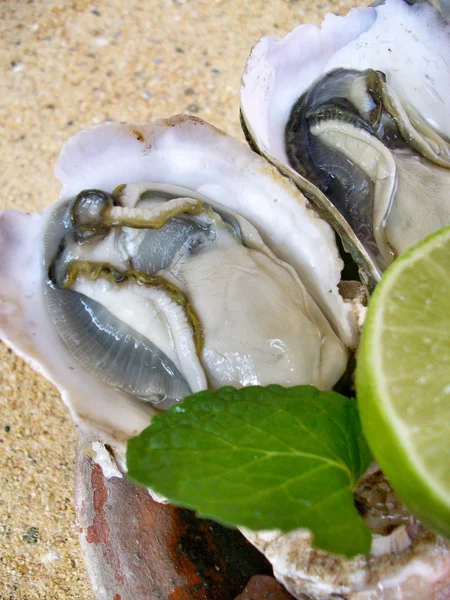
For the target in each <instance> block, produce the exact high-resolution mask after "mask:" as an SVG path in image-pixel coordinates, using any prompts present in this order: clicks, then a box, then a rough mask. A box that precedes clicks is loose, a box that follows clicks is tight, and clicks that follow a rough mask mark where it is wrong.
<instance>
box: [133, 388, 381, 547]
mask: <svg viewBox="0 0 450 600" xmlns="http://www.w3.org/2000/svg"><path fill="white" fill-rule="evenodd" d="M371 460H372V459H371V455H370V451H369V449H368V447H367V445H366V442H365V440H364V438H363V435H362V433H361V425H360V421H359V416H358V411H357V407H356V403H355V401H354V400H351V399H349V398H346V397H344V396H341V395H340V394H337V393H335V392H321V391H319V390H317V389H316V388H314V387H312V386H297V387H292V388H283V387H281V386H278V385H270V386H268V387H265V388H264V387H257V386H255V387H247V388H242V389H234V388H232V387H223V388H221V389H219V390H217V391H215V392H211V391H205V392H199V393H197V394H195V395H193V396H189V397H187V398H185V399H184V400H183V402H182V403H181V404H179V405H176V406H173V407H172V408H171V409H170V410H168V411H166V412H164V413H160V414H159V415H157V416H156V417H154V418H153V420H152V423H151V425H150V426H149V427H148V428H147V429H145V431H143V432H142V433H141V434H140V435H139V436H138V437H135V438H133V439H131V440H130V441H129V442H128V449H127V466H128V476H129V477H130V479H131V480H132V481H134V482H135V483H138V484H139V485H142V486H144V487H149V488H151V489H152V490H154V491H156V492H158V493H160V494H162V495H163V496H165V497H166V498H168V499H169V500H170V501H171V502H172V503H173V504H175V505H178V506H182V507H186V508H191V509H194V510H196V511H197V513H198V515H199V516H201V517H207V518H210V519H214V520H216V521H218V522H220V523H222V524H225V525H239V526H244V527H247V528H249V529H254V530H258V529H274V528H276V529H280V530H282V531H284V532H287V531H291V530H293V529H296V528H298V527H303V528H307V529H309V530H311V532H312V534H313V536H314V544H315V545H316V546H317V547H319V548H321V549H323V550H326V551H328V552H333V553H337V554H344V555H346V556H353V555H355V554H360V553H367V552H368V551H369V549H370V541H371V534H370V530H369V529H368V528H367V526H366V525H365V524H364V522H363V521H362V519H361V518H360V517H359V515H358V512H357V510H356V508H355V505H354V502H353V491H354V489H355V487H356V484H357V482H358V480H359V478H360V477H361V475H362V474H363V473H364V471H365V470H366V469H367V467H368V466H369V464H370V462H371Z"/></svg>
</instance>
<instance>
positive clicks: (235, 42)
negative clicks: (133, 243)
mask: <svg viewBox="0 0 450 600" xmlns="http://www.w3.org/2000/svg"><path fill="white" fill-rule="evenodd" d="M354 4H355V2H354V1H351V0H339V1H336V2H330V1H326V0H323V1H322V2H321V3H320V4H316V3H313V2H308V1H307V0H297V1H296V0H272V1H270V2H267V1H261V0H255V1H252V2H242V1H227V0H207V1H201V0H158V1H156V0H147V1H146V2H140V1H138V0H130V1H128V2H120V1H119V0H111V1H109V2H100V3H97V4H91V3H89V2H88V1H86V0H78V1H77V0H72V1H70V0H65V1H60V2H58V1H56V0H55V1H51V0H44V1H39V2H38V1H35V2H33V0H28V1H27V0H4V2H2V3H1V5H0V14H1V19H0V29H1V31H0V64H1V67H2V71H1V79H0V90H1V93H0V97H1V102H0V156H1V169H0V190H1V192H0V208H18V209H21V210H29V211H31V210H38V209H40V208H43V207H44V206H46V205H48V204H50V203H52V202H53V201H54V200H55V199H56V198H57V195H58V183H57V181H56V179H55V178H54V176H53V167H54V163H55V160H56V157H57V155H58V153H59V150H60V148H61V146H62V144H63V143H64V141H65V140H66V139H67V138H68V137H69V136H70V135H72V134H73V133H75V132H76V131H79V130H80V129H83V128H84V127H88V126H90V125H93V124H96V123H101V122H103V121H105V120H109V119H111V120H120V121H127V120H131V121H135V122H145V121H148V120H153V119H156V118H160V117H167V116H170V115H173V114H177V113H180V112H187V113H191V114H196V115H198V116H199V117H202V118H204V119H206V120H208V121H211V122H212V123H214V124H215V125H217V126H219V127H221V128H223V129H225V131H227V132H228V133H230V134H232V135H234V136H236V137H239V138H241V139H242V134H241V132H240V128H239V119H238V109H239V83H240V77H241V73H242V71H243V69H244V66H245V61H246V58H247V56H248V54H249V52H250V48H251V47H252V46H253V44H254V43H256V41H257V40H258V39H259V37H260V36H262V35H264V34H270V35H274V36H277V37H281V36H282V35H284V34H285V33H287V32H288V31H290V30H291V29H292V28H293V27H294V26H295V25H296V24H298V23H300V22H316V23H317V22H320V21H321V20H322V18H323V16H324V14H325V13H326V12H330V11H332V12H335V13H339V14H343V13H345V12H347V10H348V9H349V8H350V7H351V6H353V5H354ZM0 259H1V257H0ZM75 449H76V432H75V430H74V427H73V426H72V424H71V421H70V418H69V416H68V413H67V410H66V408H65V407H64V405H63V404H62V402H61V400H60V399H59V396H58V393H57V392H56V390H55V389H54V388H53V387H52V386H51V385H50V384H48V383H47V382H46V381H45V380H44V379H42V377H40V376H38V375H36V374H35V373H34V372H33V371H32V370H31V369H30V368H28V367H27V366H26V365H25V364H24V363H23V362H22V361H21V360H20V359H18V358H17V357H15V356H14V354H12V353H11V352H10V351H9V350H8V349H7V348H6V347H5V346H4V345H2V344H0V490H1V492H0V599H1V600H35V599H39V600H41V599H48V600H72V599H73V600H75V599H76V600H93V595H92V592H91V591H90V588H89V584H88V582H87V579H86V575H85V572H84V566H83V559H82V557H81V553H80V550H79V546H78V537H77V527H76V524H75V513H74V506H73V463H74V458H75ZM136 600H139V599H136Z"/></svg>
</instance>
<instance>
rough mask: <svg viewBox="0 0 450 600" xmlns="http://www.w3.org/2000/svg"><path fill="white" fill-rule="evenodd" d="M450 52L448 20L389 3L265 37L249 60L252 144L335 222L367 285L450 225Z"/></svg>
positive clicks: (245, 103)
mask: <svg viewBox="0 0 450 600" xmlns="http://www.w3.org/2000/svg"><path fill="white" fill-rule="evenodd" d="M449 55H450V24H449V23H448V22H446V21H445V19H444V17H443V16H442V14H441V13H440V12H439V11H437V10H436V9H434V8H432V7H431V6H430V5H428V4H426V3H425V4H416V5H412V6H411V5H409V4H406V3H405V2H403V1H402V0H386V2H385V3H383V4H380V5H378V6H376V7H364V8H356V9H353V10H351V11H350V12H349V14H348V15H347V16H346V17H336V16H334V15H328V16H327V17H326V18H325V20H324V22H323V24H322V26H321V28H318V27H316V26H315V25H301V26H299V27H298V28H296V29H295V30H294V31H292V32H291V33H290V34H288V35H287V36H286V37H285V38H284V39H282V40H280V41H276V40H274V39H272V38H269V37H264V38H262V39H261V40H260V41H259V43H257V44H256V46H255V47H254V48H253V51H252V54H251V56H250V58H249V60H248V63H247V67H246V70H245V73H244V76H243V82H242V90H241V114H242V122H243V125H244V129H245V130H246V132H247V135H248V137H249V139H250V143H251V144H252V146H253V147H254V148H256V149H257V150H258V151H259V152H260V153H261V154H263V155H264V156H266V157H267V158H268V159H269V160H271V161H272V162H273V163H274V164H276V165H277V166H278V167H279V168H280V170H281V171H282V172H283V173H285V174H288V175H289V176H290V177H292V179H293V180H294V181H295V183H296V184H297V185H298V186H299V188H300V189H301V190H302V191H304V192H305V194H307V196H308V198H309V199H310V200H311V202H312V203H313V204H314V205H315V206H316V208H317V209H318V211H319V212H320V214H321V215H322V216H323V217H324V218H326V219H327V220H328V221H329V222H330V223H331V224H332V225H333V227H334V228H335V229H336V231H337V232H338V233H339V234H340V236H341V237H342V240H343V243H344V247H345V248H346V249H347V250H348V252H350V253H351V254H352V256H353V258H354V259H355V260H356V261H357V262H358V264H359V266H360V267H361V276H362V278H363V280H364V281H365V282H367V283H368V285H369V286H370V287H372V286H373V285H375V284H376V282H377V280H378V279H379V277H380V276H381V274H382V272H383V270H384V269H385V268H386V266H387V265H388V264H389V263H390V262H391V261H392V259H393V258H394V257H395V256H396V255H397V254H400V253H402V252H404V251H405V250H406V249H407V248H408V247H409V246H411V245H413V244H415V243H416V242H418V241H419V240H420V239H422V238H423V237H425V236H426V235H427V234H428V233H431V232H433V231H435V230H436V229H439V228H440V227H443V226H444V225H447V224H450V198H449V195H448V192H447V190H448V187H449V184H450V168H449V167H450V145H449V143H448V140H449V139H450V120H449V114H450V113H449V110H448V98H449V97H450V69H449V64H448V56H449ZM330 200H331V202H330Z"/></svg>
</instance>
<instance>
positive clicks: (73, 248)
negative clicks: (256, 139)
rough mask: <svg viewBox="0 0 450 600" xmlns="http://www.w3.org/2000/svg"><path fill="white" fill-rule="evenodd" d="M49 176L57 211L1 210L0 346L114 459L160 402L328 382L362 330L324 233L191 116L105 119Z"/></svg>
mask: <svg viewBox="0 0 450 600" xmlns="http://www.w3.org/2000/svg"><path fill="white" fill-rule="evenodd" d="M56 174H57V176H58V178H59V179H60V181H61V183H62V191H61V197H60V200H59V201H58V203H57V204H56V205H53V206H50V207H49V208H47V209H45V210H44V211H42V212H41V213H39V214H23V213H20V212H18V211H14V210H11V211H4V212H3V213H0V255H1V257H2V260H1V264H0V331H1V337H2V339H4V340H5V341H6V343H8V344H9V345H10V346H11V347H12V348H13V349H14V350H15V351H16V352H17V353H18V354H20V355H21V356H22V357H24V358H25V359H26V360H27V361H28V362H29V363H30V364H31V366H33V367H34V368H35V369H36V370H38V371H39V372H41V373H42V374H43V375H44V376H46V377H47V378H48V379H50V380H51V381H52V382H53V383H54V384H55V385H56V386H57V387H58V389H59V390H60V392H61V395H62V398H63V400H64V401H65V403H66V404H67V406H68V407H69V409H70V411H71V413H72V417H73V418H74V421H75V422H76V423H77V424H78V425H79V426H80V428H81V429H82V431H83V432H84V433H85V434H87V435H89V437H90V438H92V439H98V440H100V441H101V442H103V443H109V444H111V445H112V446H113V448H114V450H115V451H116V453H117V454H118V457H119V459H120V457H121V456H123V451H124V448H125V443H126V440H127V439H128V438H129V437H130V436H133V435H135V434H137V433H139V432H140V431H141V430H142V429H144V428H145V427H146V426H147V425H148V423H149V420H150V419H151V417H152V415H153V414H155V410H157V408H156V407H157V406H159V402H166V401H169V402H172V401H176V400H177V399H179V398H182V397H183V396H184V395H186V394H187V393H189V392H190V391H198V390H199V389H204V388H205V387H207V386H208V385H210V386H212V387H217V386H219V385H223V384H227V383H229V384H232V385H237V386H239V385H249V384H251V383H254V384H266V383H273V382H274V381H277V382H279V383H284V384H285V385H294V384H297V383H314V384H315V385H318V386H319V387H323V388H329V387H332V386H333V385H334V384H335V383H336V381H337V380H338V379H339V378H340V377H341V375H342V374H343V372H344V371H345V368H346V363H347V358H348V349H350V348H354V347H355V345H356V342H357V335H358V327H357V322H356V317H355V311H354V304H355V303H354V302H353V303H352V302H346V301H344V299H343V298H342V297H341V295H340V293H339V290H338V284H339V282H340V272H341V268H342V261H341V259H340V257H339V254H338V250H337V247H336V243H335V237H334V233H333V231H332V230H331V228H330V227H329V226H328V225H327V224H326V223H325V222H324V221H323V220H322V219H320V218H319V217H318V216H317V214H316V213H315V212H314V211H312V210H311V209H310V208H308V206H307V202H306V200H305V198H304V197H303V195H302V194H301V193H300V192H299V191H298V190H297V188H296V187H295V186H293V185H292V184H291V182H289V180H288V179H286V178H285V177H283V176H280V175H279V173H278V172H277V171H276V169H274V168H273V167H272V166H271V165H269V164H268V163H267V162H266V161H265V160H264V159H263V158H261V157H260V156H258V155H256V154H255V153H253V152H252V151H251V150H249V149H248V148H247V147H246V146H245V145H243V144H241V143H239V142H237V141H235V140H233V139H232V138H230V137H228V136H227V135H225V134H224V133H223V132H221V131H219V130H217V129H215V128H214V127H212V126H210V125H208V124H206V123H204V122H202V121H200V120H199V119H196V118H192V117H184V116H179V117H174V118H172V119H168V120H165V121H158V122H156V123H153V124H150V125H145V126H135V125H130V124H105V125H101V126H98V127H94V128H92V129H89V130H86V131H83V132H81V133H79V134H77V135H75V136H74V137H73V138H71V139H70V140H69V142H68V143H67V144H66V145H65V147H64V148H63V150H62V152H61V155H60V157H59V159H58V163H57V166H56ZM124 184H126V185H124ZM118 186H119V187H118ZM275 363H276V368H275V370H274V366H273V365H274V364H275ZM244 367H245V368H244ZM266 379H267V381H266ZM155 403H156V404H155Z"/></svg>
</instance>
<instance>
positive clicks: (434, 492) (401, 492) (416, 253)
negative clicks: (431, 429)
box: [356, 227, 450, 537]
mask: <svg viewBox="0 0 450 600" xmlns="http://www.w3.org/2000/svg"><path fill="white" fill-rule="evenodd" d="M443 248H448V256H449V272H448V273H447V278H445V276H443V281H444V282H445V285H443V286H442V288H441V289H440V290H439V293H443V294H445V293H446V291H445V287H448V288H449V292H447V294H448V298H449V301H448V307H449V308H448V311H449V313H450V227H447V228H445V229H443V230H440V231H439V232H436V233H434V234H432V235H431V236H429V237H428V238H426V239H425V240H424V241H422V242H421V243H420V244H418V245H417V246H415V247H414V248H412V249H410V250H409V251H408V252H406V253H405V254H404V255H403V256H401V257H400V258H398V259H397V260H396V261H394V263H393V264H392V265H391V267H390V268H389V269H388V270H387V271H386V273H385V275H384V277H383V279H382V281H381V283H380V284H379V285H378V287H377V289H376V290H375V293H374V294H373V296H372V298H371V301H370V304H369V309H368V312H367V318H366V322H365V324H364V328H363V333H362V338H361V344H360V348H359V356H358V361H357V368H356V390H357V399H358V404H359V411H360V415H361V422H362V427H363V431H364V434H365V436H366V438H367V441H368V444H369V446H370V448H371V450H372V452H373V454H374V456H375V458H376V459H377V461H378V463H379V464H380V467H381V468H382V470H383V471H384V473H385V474H386V475H387V477H388V478H389V480H390V482H391V484H392V486H393V488H394V490H395V491H396V493H397V494H398V496H399V498H400V499H401V500H402V501H403V502H404V503H405V505H406V506H408V507H409V509H410V510H411V511H412V512H413V513H414V514H415V515H416V516H418V517H419V518H420V519H421V520H422V521H423V522H425V523H427V524H428V525H429V526H430V528H432V529H434V530H435V531H437V532H438V533H441V534H443V535H446V536H448V537H450V493H449V488H450V482H449V481H446V480H444V481H441V480H439V478H438V477H437V476H436V474H437V473H439V470H438V469H433V468H430V461H429V456H427V460H428V462H426V461H425V460H424V455H423V453H420V449H419V448H417V447H416V445H415V443H414V442H415V438H414V435H411V431H410V429H408V427H407V426H406V424H405V421H404V419H402V415H399V414H398V412H397V411H396V407H395V405H394V403H393V397H392V381H391V382H390V385H389V382H388V381H387V379H386V378H385V377H384V376H383V374H384V371H385V365H384V359H383V354H382V352H381V350H382V343H381V338H382V336H383V333H384V331H385V328H384V326H385V324H386V321H388V318H387V314H388V313H387V312H386V311H387V310H389V305H390V302H389V299H390V298H392V295H393V294H394V293H401V292H402V290H401V289H400V288H399V287H398V284H399V282H400V280H401V278H402V275H404V274H405V273H406V272H407V271H408V270H409V269H415V271H416V272H418V271H420V268H419V266H420V263H422V264H423V263H424V261H427V260H429V257H430V256H431V255H433V253H434V252H436V251H439V250H440V249H443ZM440 266H441V267H442V268H443V274H445V273H446V269H445V266H443V265H440ZM427 267H428V268H429V265H427ZM446 279H447V280H446ZM447 282H448V283H447ZM443 288H444V289H443ZM406 300H407V298H406ZM443 306H444V307H445V303H444V304H443ZM409 308H411V307H409ZM419 310H420V307H419ZM413 314H414V311H413V312H412V315H413ZM449 317H450V315H445V314H444V315H443V321H444V320H445V321H447V322H448V321H449V320H450V318H449ZM411 325H412V327H413V325H414V322H413V323H412V324H411ZM440 334H441V335H442V332H438V335H440ZM430 335H433V330H431V331H430ZM409 337H411V335H409ZM448 372H450V364H449V369H448ZM390 374H392V373H390ZM412 377H415V378H417V377H420V374H418V373H417V372H415V373H413V374H411V378H412ZM448 406H449V408H448V415H449V416H450V395H449V403H448ZM449 420H450V419H449ZM447 422H448V421H447ZM419 425H420V424H419ZM449 437H450V436H449ZM439 450H440V453H439V455H436V456H434V457H433V461H438V462H439V461H447V463H448V462H449V461H450V455H449V452H448V446H447V444H445V443H444V447H442V448H439ZM437 454H438V453H437ZM442 472H443V473H444V474H445V473H448V472H449V471H448V470H445V469H444V470H443V471H441V473H442Z"/></svg>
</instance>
